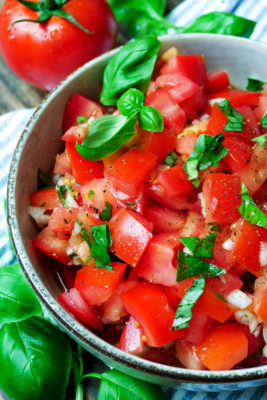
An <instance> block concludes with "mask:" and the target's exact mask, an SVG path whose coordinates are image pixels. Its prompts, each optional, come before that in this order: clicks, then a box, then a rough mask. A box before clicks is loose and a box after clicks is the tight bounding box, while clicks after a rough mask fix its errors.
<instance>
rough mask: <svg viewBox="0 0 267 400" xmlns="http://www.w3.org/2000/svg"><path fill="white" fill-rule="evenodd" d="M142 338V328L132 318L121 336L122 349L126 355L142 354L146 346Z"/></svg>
mask: <svg viewBox="0 0 267 400" xmlns="http://www.w3.org/2000/svg"><path fill="white" fill-rule="evenodd" d="M142 337H144V331H143V329H142V327H141V326H140V324H139V323H138V322H137V321H135V320H134V318H133V317H130V318H129V321H128V322H127V323H126V325H125V327H124V329H123V331H122V334H121V338H120V349H121V350H123V351H125V352H126V353H140V352H141V351H142V350H143V347H144V344H145V343H144V341H143V339H142Z"/></svg>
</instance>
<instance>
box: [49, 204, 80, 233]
mask: <svg viewBox="0 0 267 400" xmlns="http://www.w3.org/2000/svg"><path fill="white" fill-rule="evenodd" d="M78 213H79V208H74V207H55V208H54V210H53V212H52V214H51V217H50V219H49V222H48V226H49V228H50V229H51V230H52V231H54V232H62V233H71V232H72V230H73V227H74V224H75V221H76V219H77V217H78Z"/></svg>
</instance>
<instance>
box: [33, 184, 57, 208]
mask: <svg viewBox="0 0 267 400" xmlns="http://www.w3.org/2000/svg"><path fill="white" fill-rule="evenodd" d="M30 203H31V206H34V207H44V208H45V209H46V210H53V209H54V208H55V207H60V206H62V204H61V201H60V198H59V197H58V194H57V189H55V188H49V189H42V190H37V191H36V192H33V193H32V194H31V195H30Z"/></svg>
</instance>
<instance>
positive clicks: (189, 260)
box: [176, 250, 226, 282]
mask: <svg viewBox="0 0 267 400" xmlns="http://www.w3.org/2000/svg"><path fill="white" fill-rule="evenodd" d="M224 274H226V270H225V269H224V268H220V267H217V265H214V264H211V263H208V262H206V261H204V260H201V259H200V258H198V257H195V256H192V255H191V254H187V253H184V252H183V251H181V250H179V251H178V264H177V277H176V280H177V282H181V281H183V280H185V279H187V278H192V277H194V276H197V275H202V276H203V277H204V278H209V277H211V276H219V275H224Z"/></svg>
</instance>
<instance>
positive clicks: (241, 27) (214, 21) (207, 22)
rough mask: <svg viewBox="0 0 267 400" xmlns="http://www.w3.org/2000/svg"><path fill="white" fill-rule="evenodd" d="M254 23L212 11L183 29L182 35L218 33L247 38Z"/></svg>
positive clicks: (233, 15) (232, 15) (236, 16)
mask: <svg viewBox="0 0 267 400" xmlns="http://www.w3.org/2000/svg"><path fill="white" fill-rule="evenodd" d="M255 25H256V22H255V21H252V20H250V19H246V18H243V17H239V16H238V15H235V14H230V13H226V12H222V11H213V12H210V13H208V14H204V15H201V16H200V17H198V18H197V19H195V21H193V22H192V23H191V24H190V25H188V26H186V27H184V28H183V32H184V33H191V32H197V33H218V34H221V35H233V36H242V37H246V38H249V37H250V36H251V34H252V32H253V30H254V28H255Z"/></svg>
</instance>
